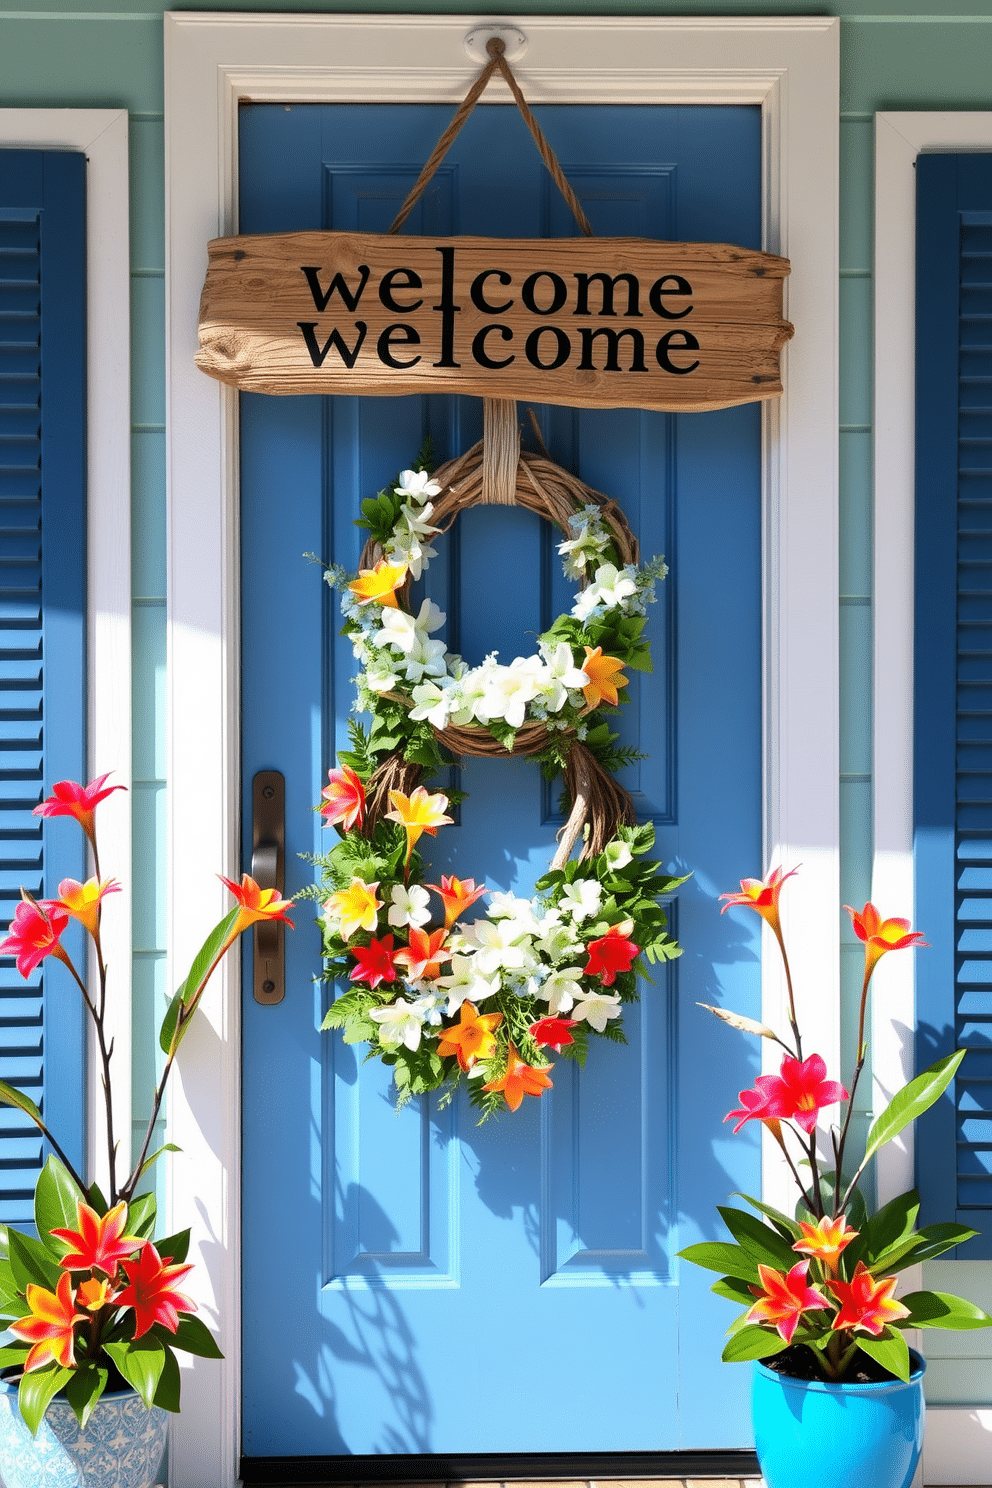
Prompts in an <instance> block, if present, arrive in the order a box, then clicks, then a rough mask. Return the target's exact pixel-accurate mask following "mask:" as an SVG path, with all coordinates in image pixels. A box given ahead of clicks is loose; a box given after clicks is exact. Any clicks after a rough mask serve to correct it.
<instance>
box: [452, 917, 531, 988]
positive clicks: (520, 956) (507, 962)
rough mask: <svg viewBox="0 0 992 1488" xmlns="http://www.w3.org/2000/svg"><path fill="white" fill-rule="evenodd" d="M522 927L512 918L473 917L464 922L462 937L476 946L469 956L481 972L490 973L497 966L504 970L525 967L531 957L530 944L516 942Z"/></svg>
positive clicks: (496, 968)
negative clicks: (471, 920)
mask: <svg viewBox="0 0 992 1488" xmlns="http://www.w3.org/2000/svg"><path fill="white" fill-rule="evenodd" d="M525 938H526V931H523V930H521V929H520V928H519V926H518V925H517V923H516V921H514V920H495V921H494V920H487V919H481V920H475V921H473V923H472V924H471V925H468V926H466V929H465V939H466V941H467V942H469V943H470V944H473V945H475V946H476V947H478V949H477V950H476V952H475V955H474V956H473V958H472V959H473V960H474V962H475V964H476V966H477V968H478V970H479V971H480V972H481V973H482V974H483V975H484V976H492V974H493V973H494V972H498V971H499V970H500V968H501V967H505V968H506V970H507V971H522V970H525V969H526V970H529V969H530V966H529V964H528V963H529V962H531V961H532V960H533V957H532V955H531V951H530V946H524V945H521V944H519V942H520V941H522V940H523V939H525Z"/></svg>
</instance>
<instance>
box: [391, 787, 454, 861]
mask: <svg viewBox="0 0 992 1488" xmlns="http://www.w3.org/2000/svg"><path fill="white" fill-rule="evenodd" d="M389 804H390V806H392V808H393V809H392V811H387V812H386V820H387V821H394V822H399V824H400V826H401V827H402V828H403V830H404V831H405V832H406V859H405V860H404V864H403V866H404V868H405V869H406V871H407V872H409V871H410V856H411V854H412V852H413V849H414V845H415V844H416V843H417V841H418V840H419V838H420V835H421V833H423V832H427V833H428V834H429V835H430V836H431V837H436V836H437V829H438V827H443V826H444V825H445V824H450V822H451V821H452V820H453V818H452V817H450V816H445V814H444V811H445V807H446V806H447V804H448V798H447V796H445V795H442V794H441V792H440V791H438V793H437V795H434V796H432V795H430V794H429V793H428V792H427V791H426V790H425V789H424V787H423V786H422V785H418V786H417V788H416V790H413V791H411V792H410V794H409V795H408V796H405V795H404V794H403V792H402V791H397V790H391V791H390V792H389Z"/></svg>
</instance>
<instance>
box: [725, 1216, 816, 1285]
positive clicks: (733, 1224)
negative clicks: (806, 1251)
mask: <svg viewBox="0 0 992 1488" xmlns="http://www.w3.org/2000/svg"><path fill="white" fill-rule="evenodd" d="M717 1213H718V1214H719V1215H720V1217H721V1219H722V1220H723V1222H724V1224H725V1225H726V1226H727V1229H728V1230H729V1231H730V1233H731V1234H732V1235H733V1237H734V1239H735V1240H736V1241H737V1243H738V1245H742V1246H743V1247H744V1249H745V1250H746V1251H747V1253H748V1255H752V1256H754V1259H755V1260H756V1261H760V1262H761V1264H762V1265H763V1266H771V1267H773V1268H774V1270H776V1271H781V1270H783V1269H784V1270H785V1271H788V1270H790V1269H791V1267H793V1266H794V1265H795V1264H796V1260H797V1257H796V1253H795V1251H794V1250H793V1249H792V1246H791V1245H790V1244H789V1242H788V1240H785V1239H783V1238H782V1236H781V1235H780V1234H779V1233H778V1231H777V1230H773V1229H772V1228H771V1226H770V1225H766V1224H765V1223H764V1222H763V1221H762V1220H760V1219H756V1218H755V1216H754V1215H753V1214H747V1213H746V1212H745V1211H744V1210H743V1209H731V1208H729V1207H728V1208H724V1207H722V1206H721V1205H719V1204H718V1205H717Z"/></svg>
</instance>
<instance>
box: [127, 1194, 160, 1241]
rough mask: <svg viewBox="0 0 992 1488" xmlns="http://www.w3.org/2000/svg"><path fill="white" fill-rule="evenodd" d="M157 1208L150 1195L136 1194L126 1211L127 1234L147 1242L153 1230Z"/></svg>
mask: <svg viewBox="0 0 992 1488" xmlns="http://www.w3.org/2000/svg"><path fill="white" fill-rule="evenodd" d="M157 1216H158V1206H157V1205H156V1203H155V1195H154V1194H152V1193H143V1194H138V1196H137V1198H136V1199H132V1201H131V1203H130V1204H129V1206H128V1211H127V1232H128V1234H129V1235H137V1236H138V1237H139V1238H140V1239H142V1240H147V1239H148V1237H149V1236H150V1235H151V1233H152V1231H153V1230H154V1228H155V1220H156V1218H157Z"/></svg>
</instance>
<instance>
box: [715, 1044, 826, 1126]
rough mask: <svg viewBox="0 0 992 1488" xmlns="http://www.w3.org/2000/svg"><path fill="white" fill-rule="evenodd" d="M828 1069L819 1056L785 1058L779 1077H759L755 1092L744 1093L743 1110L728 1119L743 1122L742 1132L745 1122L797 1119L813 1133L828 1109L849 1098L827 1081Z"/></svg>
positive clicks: (740, 1124)
mask: <svg viewBox="0 0 992 1488" xmlns="http://www.w3.org/2000/svg"><path fill="white" fill-rule="evenodd" d="M826 1074H827V1066H826V1065H825V1064H824V1062H823V1060H822V1059H821V1057H820V1055H819V1054H811V1055H810V1056H809V1058H808V1059H804V1060H803V1062H802V1063H800V1062H799V1060H798V1059H793V1057H792V1055H791V1054H783V1055H782V1068H781V1071H780V1073H779V1074H777V1075H759V1076H758V1078H757V1079H756V1080H755V1082H754V1090H742V1091H741V1092H740V1101H741V1107H742V1109H740V1110H737V1111H731V1112H730V1113H729V1115H727V1116H725V1117H724V1120H725V1121H730V1120H731V1118H732V1117H734V1116H739V1117H740V1118H741V1119H740V1121H739V1122H738V1123H737V1125H736V1126H735V1127H734V1131H735V1133H736V1132H739V1131H740V1129H741V1127H742V1126H743V1125H744V1123H745V1121H751V1120H757V1121H790V1120H794V1121H795V1122H796V1123H797V1124H798V1125H799V1126H801V1127H802V1129H803V1131H805V1132H811V1131H812V1130H813V1128H814V1127H815V1126H816V1118H817V1116H818V1115H819V1113H820V1111H821V1110H822V1109H823V1107H824V1106H831V1105H833V1103H834V1102H835V1101H841V1100H846V1099H847V1091H846V1090H845V1089H844V1087H843V1085H839V1084H838V1083H837V1081H836V1080H828V1079H827V1078H826Z"/></svg>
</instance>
